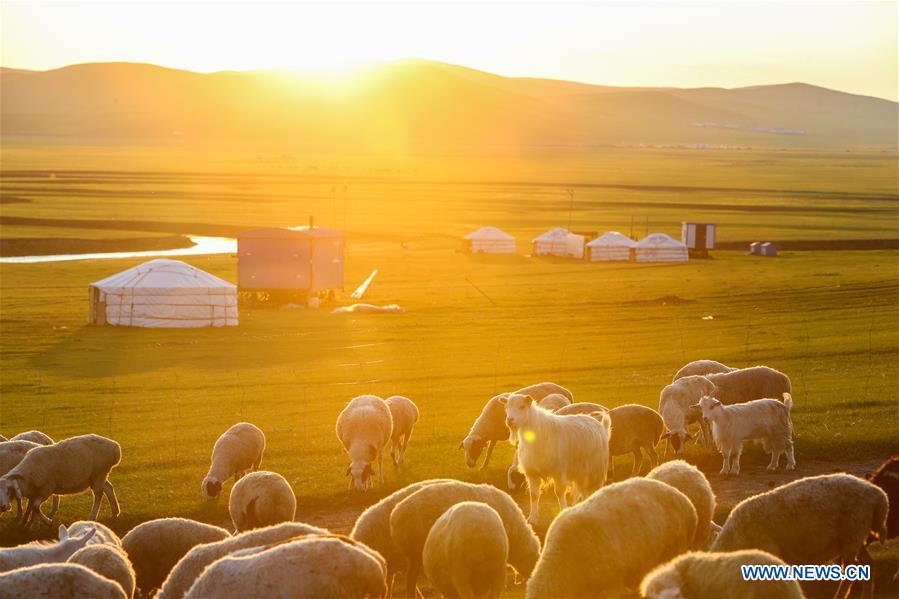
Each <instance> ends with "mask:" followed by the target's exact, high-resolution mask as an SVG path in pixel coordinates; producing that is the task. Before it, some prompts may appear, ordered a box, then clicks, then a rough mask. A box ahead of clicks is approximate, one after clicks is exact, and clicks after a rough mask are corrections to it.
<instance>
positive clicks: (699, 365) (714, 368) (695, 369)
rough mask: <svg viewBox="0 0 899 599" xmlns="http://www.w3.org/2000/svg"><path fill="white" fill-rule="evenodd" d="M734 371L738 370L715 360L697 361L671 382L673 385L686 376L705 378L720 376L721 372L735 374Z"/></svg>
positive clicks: (683, 369)
mask: <svg viewBox="0 0 899 599" xmlns="http://www.w3.org/2000/svg"><path fill="white" fill-rule="evenodd" d="M734 370H737V368H731V367H730V366H727V365H726V364H722V363H721V362H716V361H715V360H696V361H694V362H690V363H689V364H687V365H686V366H684V367H683V368H681V369H680V370H678V371H677V373H676V374H675V375H674V379H672V381H671V382H672V383H673V382H674V381H676V380H678V379H682V378H684V377H685V376H705V375H707V374H718V373H719V372H733V371H734Z"/></svg>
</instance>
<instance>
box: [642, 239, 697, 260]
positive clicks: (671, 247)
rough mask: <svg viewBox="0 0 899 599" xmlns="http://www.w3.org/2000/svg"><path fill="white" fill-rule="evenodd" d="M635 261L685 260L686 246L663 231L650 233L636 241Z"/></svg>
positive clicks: (686, 256)
mask: <svg viewBox="0 0 899 599" xmlns="http://www.w3.org/2000/svg"><path fill="white" fill-rule="evenodd" d="M636 254H637V262H686V261H687V260H689V259H690V257H689V255H688V254H687V246H686V245H684V244H683V243H681V242H680V241H678V240H676V239H673V238H672V237H670V236H668V235H665V234H664V233H652V234H650V235H647V236H646V237H644V238H643V239H641V240H640V241H638V242H637V250H636Z"/></svg>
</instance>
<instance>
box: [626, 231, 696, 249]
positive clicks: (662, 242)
mask: <svg viewBox="0 0 899 599" xmlns="http://www.w3.org/2000/svg"><path fill="white" fill-rule="evenodd" d="M637 247H638V248H656V247H669V248H681V247H686V246H685V245H684V244H682V243H681V242H680V241H678V240H676V239H674V238H672V237H670V236H669V235H665V234H664V233H652V234H650V235H647V236H646V237H644V238H643V239H641V240H640V241H638V242H637Z"/></svg>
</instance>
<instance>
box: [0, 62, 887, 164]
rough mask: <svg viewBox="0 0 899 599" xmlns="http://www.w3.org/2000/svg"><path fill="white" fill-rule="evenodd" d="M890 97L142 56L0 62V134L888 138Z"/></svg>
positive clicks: (438, 141) (541, 141)
mask: <svg viewBox="0 0 899 599" xmlns="http://www.w3.org/2000/svg"><path fill="white" fill-rule="evenodd" d="M897 113H899V104H897V103H896V102H891V101H889V100H884V99H880V98H872V97H868V96H860V95H855V94H849V93H844V92H840V91H835V90H830V89H826V88H822V87H817V86H814V85H809V84H804V83H788V84H780V85H762V86H752V87H743V88H735V89H724V88H693V89H681V88H661V87H660V88H652V87H634V88H627V87H610V86H600V85H591V84H587V83H579V82H573V81H561V80H554V79H539V78H530V77H525V78H514V77H502V76H499V75H494V74H491V73H487V72H484V71H478V70H476V69H471V68H467V67H461V66H455V65H449V64H445V63H439V62H431V61H426V60H420V59H409V60H404V61H398V62H394V63H388V64H384V65H381V66H378V67H374V68H371V69H368V70H366V71H364V72H362V73H361V74H359V75H358V77H357V78H356V79H355V80H353V81H352V82H351V83H340V82H338V83H336V84H335V83H333V82H332V84H326V83H322V82H321V81H319V80H317V79H316V78H314V77H308V76H307V77H303V76H295V75H290V74H285V73H282V72H277V71H246V72H239V71H221V72H217V73H210V74H202V73H195V72H192V71H184V70H178V69H170V68H166V67H160V66H156V65H150V64H141V63H89V64H78V65H72V66H68V67H64V68H60V69H55V70H51V71H26V70H21V69H8V68H3V69H0V132H2V135H3V136H4V137H7V136H44V137H56V138H117V139H133V140H141V139H160V138H163V139H164V138H185V139H197V140H219V139H223V140H241V139H258V140H265V139H271V140H290V141H292V142H297V143H300V144H303V145H308V146H309V147H310V148H318V149H325V148H332V147H352V148H357V149H366V148H369V149H375V150H388V151H393V150H408V149H421V148H437V147H441V146H445V147H458V146H465V147H474V148H499V147H548V146H572V147H583V146H591V145H634V144H647V145H654V144H707V145H751V146H787V147H847V146H885V147H895V146H896V135H897Z"/></svg>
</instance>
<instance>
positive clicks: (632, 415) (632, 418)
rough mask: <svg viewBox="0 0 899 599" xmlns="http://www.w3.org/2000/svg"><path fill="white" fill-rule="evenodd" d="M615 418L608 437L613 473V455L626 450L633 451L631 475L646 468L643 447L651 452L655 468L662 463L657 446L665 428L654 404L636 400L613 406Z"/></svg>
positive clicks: (612, 411)
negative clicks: (633, 402) (642, 404)
mask: <svg viewBox="0 0 899 599" xmlns="http://www.w3.org/2000/svg"><path fill="white" fill-rule="evenodd" d="M608 414H609V419H610V420H611V421H612V432H611V436H610V437H609V470H610V471H611V472H612V473H614V472H615V467H614V462H613V460H612V458H614V457H615V456H618V455H624V454H626V453H633V454H634V464H633V466H632V467H631V476H635V475H637V474H639V473H640V470H641V469H642V468H643V452H642V451H641V448H642V450H643V451H645V452H646V453H647V454H648V455H649V461H650V463H651V464H652V467H653V468H655V467H656V466H657V465H658V464H659V455H658V454H657V453H656V450H655V447H656V445H658V443H659V439H661V438H662V433H664V432H665V423H664V422H662V417H661V416H660V415H659V413H658V412H656V411H655V410H653V409H652V408H647V407H646V406H641V405H637V404H627V405H623V406H618V407H617V408H612V409H611V410H609V412H608Z"/></svg>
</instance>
